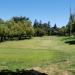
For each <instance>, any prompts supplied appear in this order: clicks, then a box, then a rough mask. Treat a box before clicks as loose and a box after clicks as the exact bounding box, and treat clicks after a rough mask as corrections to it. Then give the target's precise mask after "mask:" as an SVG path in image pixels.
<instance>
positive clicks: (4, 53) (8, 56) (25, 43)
mask: <svg viewBox="0 0 75 75" xmlns="http://www.w3.org/2000/svg"><path fill="white" fill-rule="evenodd" d="M65 38H66V37H57V36H50V37H47V36H44V37H41V38H40V37H35V38H32V39H30V40H21V41H6V42H2V43H0V69H12V70H14V69H17V68H20V69H25V68H33V67H42V68H47V67H48V66H50V65H58V66H59V67H60V68H62V69H66V70H74V69H75V45H74V44H73V45H69V44H67V43H65V41H66V39H65ZM64 39H65V40H64Z"/></svg>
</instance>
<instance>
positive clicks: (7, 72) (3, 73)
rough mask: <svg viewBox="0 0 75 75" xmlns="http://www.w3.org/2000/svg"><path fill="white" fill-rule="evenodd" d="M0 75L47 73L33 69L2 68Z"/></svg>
mask: <svg viewBox="0 0 75 75" xmlns="http://www.w3.org/2000/svg"><path fill="white" fill-rule="evenodd" d="M0 75H47V74H45V73H41V72H38V71H35V70H24V69H23V70H18V69H17V70H16V71H11V70H2V71H0Z"/></svg>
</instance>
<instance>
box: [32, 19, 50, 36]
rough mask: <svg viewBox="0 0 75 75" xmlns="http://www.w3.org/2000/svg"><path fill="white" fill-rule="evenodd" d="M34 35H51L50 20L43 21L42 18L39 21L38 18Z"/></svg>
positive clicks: (35, 22)
mask: <svg viewBox="0 0 75 75" xmlns="http://www.w3.org/2000/svg"><path fill="white" fill-rule="evenodd" d="M33 27H34V31H35V33H34V36H44V35H50V31H51V29H50V22H48V23H42V21H41V20H40V22H38V21H37V20H35V21H34V25H33Z"/></svg>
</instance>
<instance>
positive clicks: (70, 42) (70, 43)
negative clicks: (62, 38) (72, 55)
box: [65, 40, 75, 45]
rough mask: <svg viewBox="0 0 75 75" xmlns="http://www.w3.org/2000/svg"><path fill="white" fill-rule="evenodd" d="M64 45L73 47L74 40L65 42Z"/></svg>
mask: <svg viewBox="0 0 75 75" xmlns="http://www.w3.org/2000/svg"><path fill="white" fill-rule="evenodd" d="M65 43H67V44H69V45H75V40H69V41H66V42H65Z"/></svg>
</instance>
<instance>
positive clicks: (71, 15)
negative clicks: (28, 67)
mask: <svg viewBox="0 0 75 75" xmlns="http://www.w3.org/2000/svg"><path fill="white" fill-rule="evenodd" d="M69 2H70V3H69V4H70V32H69V36H71V30H72V23H71V18H72V10H71V0H70V1H69Z"/></svg>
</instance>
